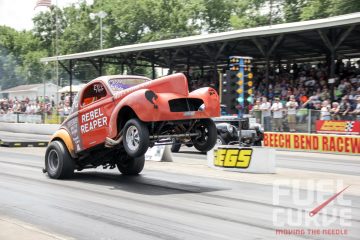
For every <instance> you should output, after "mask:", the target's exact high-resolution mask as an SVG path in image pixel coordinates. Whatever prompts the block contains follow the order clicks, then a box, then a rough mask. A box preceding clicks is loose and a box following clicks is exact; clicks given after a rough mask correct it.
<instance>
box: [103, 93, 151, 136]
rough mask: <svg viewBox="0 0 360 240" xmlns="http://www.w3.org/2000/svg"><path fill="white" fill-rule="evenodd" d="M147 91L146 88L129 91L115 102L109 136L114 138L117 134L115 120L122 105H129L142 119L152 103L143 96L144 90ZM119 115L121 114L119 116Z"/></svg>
mask: <svg viewBox="0 0 360 240" xmlns="http://www.w3.org/2000/svg"><path fill="white" fill-rule="evenodd" d="M146 91H149V90H148V89H140V90H138V91H136V92H133V93H130V94H129V95H127V96H126V97H124V98H123V99H121V100H120V101H119V102H117V103H116V106H115V108H114V110H113V112H112V113H111V117H110V122H109V134H108V135H109V137H110V138H114V137H116V135H117V132H118V129H117V127H118V126H117V121H118V115H119V112H120V110H121V109H122V108H123V107H130V108H131V109H132V110H133V111H134V112H135V113H136V115H137V116H138V118H139V119H140V120H142V121H144V120H145V119H144V116H145V115H146V114H149V111H147V109H153V108H154V105H153V104H152V103H151V102H150V101H149V100H147V99H146V98H145V92H146ZM120 117H121V116H120Z"/></svg>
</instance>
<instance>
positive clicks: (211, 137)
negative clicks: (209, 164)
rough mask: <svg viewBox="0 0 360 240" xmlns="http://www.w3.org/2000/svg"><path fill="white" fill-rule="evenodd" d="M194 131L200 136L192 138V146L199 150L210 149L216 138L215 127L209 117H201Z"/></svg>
mask: <svg viewBox="0 0 360 240" xmlns="http://www.w3.org/2000/svg"><path fill="white" fill-rule="evenodd" d="M194 129H195V131H196V132H199V133H200V136H198V137H196V138H194V139H193V143H194V147H195V148H196V149H197V150H199V151H200V152H207V151H209V150H211V149H212V148H213V147H214V146H215V144H216V139H217V129H216V126H215V123H214V122H213V121H212V120H211V119H201V120H200V121H199V122H198V123H197V124H196V125H195V126H194Z"/></svg>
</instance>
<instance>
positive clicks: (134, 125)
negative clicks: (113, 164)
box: [123, 118, 150, 158]
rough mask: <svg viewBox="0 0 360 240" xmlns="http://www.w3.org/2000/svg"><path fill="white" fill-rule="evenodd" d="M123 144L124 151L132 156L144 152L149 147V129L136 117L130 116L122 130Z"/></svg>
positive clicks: (137, 155) (134, 156) (138, 155)
mask: <svg viewBox="0 0 360 240" xmlns="http://www.w3.org/2000/svg"><path fill="white" fill-rule="evenodd" d="M123 134H124V135H123V136H124V137H123V145H124V148H125V151H126V153H127V154H128V155H129V156H130V157H133V158H136V157H140V156H142V155H144V154H145V152H146V151H147V150H148V148H149V144H150V139H149V129H148V128H147V126H146V125H145V123H143V122H142V121H140V120H139V119H137V118H132V119H130V120H128V121H127V122H126V123H125V126H124V130H123Z"/></svg>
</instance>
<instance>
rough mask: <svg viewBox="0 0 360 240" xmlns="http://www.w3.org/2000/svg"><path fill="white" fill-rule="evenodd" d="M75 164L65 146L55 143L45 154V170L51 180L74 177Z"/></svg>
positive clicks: (61, 143)
mask: <svg viewBox="0 0 360 240" xmlns="http://www.w3.org/2000/svg"><path fill="white" fill-rule="evenodd" d="M74 169H75V162H74V159H73V158H72V157H71V155H70V153H69V151H68V149H67V148H66V146H65V144H64V143H63V142H61V141H53V142H51V143H50V144H49V146H48V147H47V149H46V153H45V170H46V172H47V174H48V176H49V177H50V178H54V179H65V178H70V177H72V176H73V175H74Z"/></svg>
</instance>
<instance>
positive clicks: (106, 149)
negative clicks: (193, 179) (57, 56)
mask: <svg viewBox="0 0 360 240" xmlns="http://www.w3.org/2000/svg"><path fill="white" fill-rule="evenodd" d="M219 115H220V104H219V96H218V94H217V93H216V91H215V90H214V89H212V88H209V87H205V88H200V89H197V90H195V91H193V92H190V93H189V90H188V82H187V79H186V77H185V75H183V74H174V75H169V76H166V77H162V78H159V79H156V80H150V79H148V78H145V77H139V76H123V75H116V76H103V77H99V78H97V79H95V80H93V81H91V82H90V83H88V84H87V85H86V86H85V87H84V88H83V89H82V90H81V91H80V92H79V93H78V94H77V96H76V97H75V99H74V103H73V106H72V110H71V113H70V115H69V117H68V118H67V119H66V120H65V121H64V123H63V124H62V125H61V127H60V129H59V130H58V131H57V132H56V133H55V134H54V135H53V137H52V140H51V141H50V144H49V146H48V148H47V151H46V156H45V169H44V171H45V172H47V173H48V175H49V176H50V177H51V178H66V177H70V176H71V175H72V174H73V173H74V170H75V169H76V170H78V171H80V170H82V169H85V168H93V167H97V166H99V165H103V166H104V168H106V167H110V168H114V167H115V166H117V167H118V168H119V170H120V172H121V173H123V174H138V173H139V172H141V170H142V169H143V167H144V154H145V152H146V151H147V149H148V148H149V147H152V146H154V145H155V144H171V143H172V141H173V140H179V139H180V140H181V141H182V142H184V141H185V142H190V143H192V144H193V145H194V146H195V147H196V148H197V149H198V150H199V151H208V150H210V149H211V148H213V146H214V145H215V142H216V137H217V130H216V127H215V124H214V123H213V121H212V120H211V119H210V118H212V117H217V116H219Z"/></svg>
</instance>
